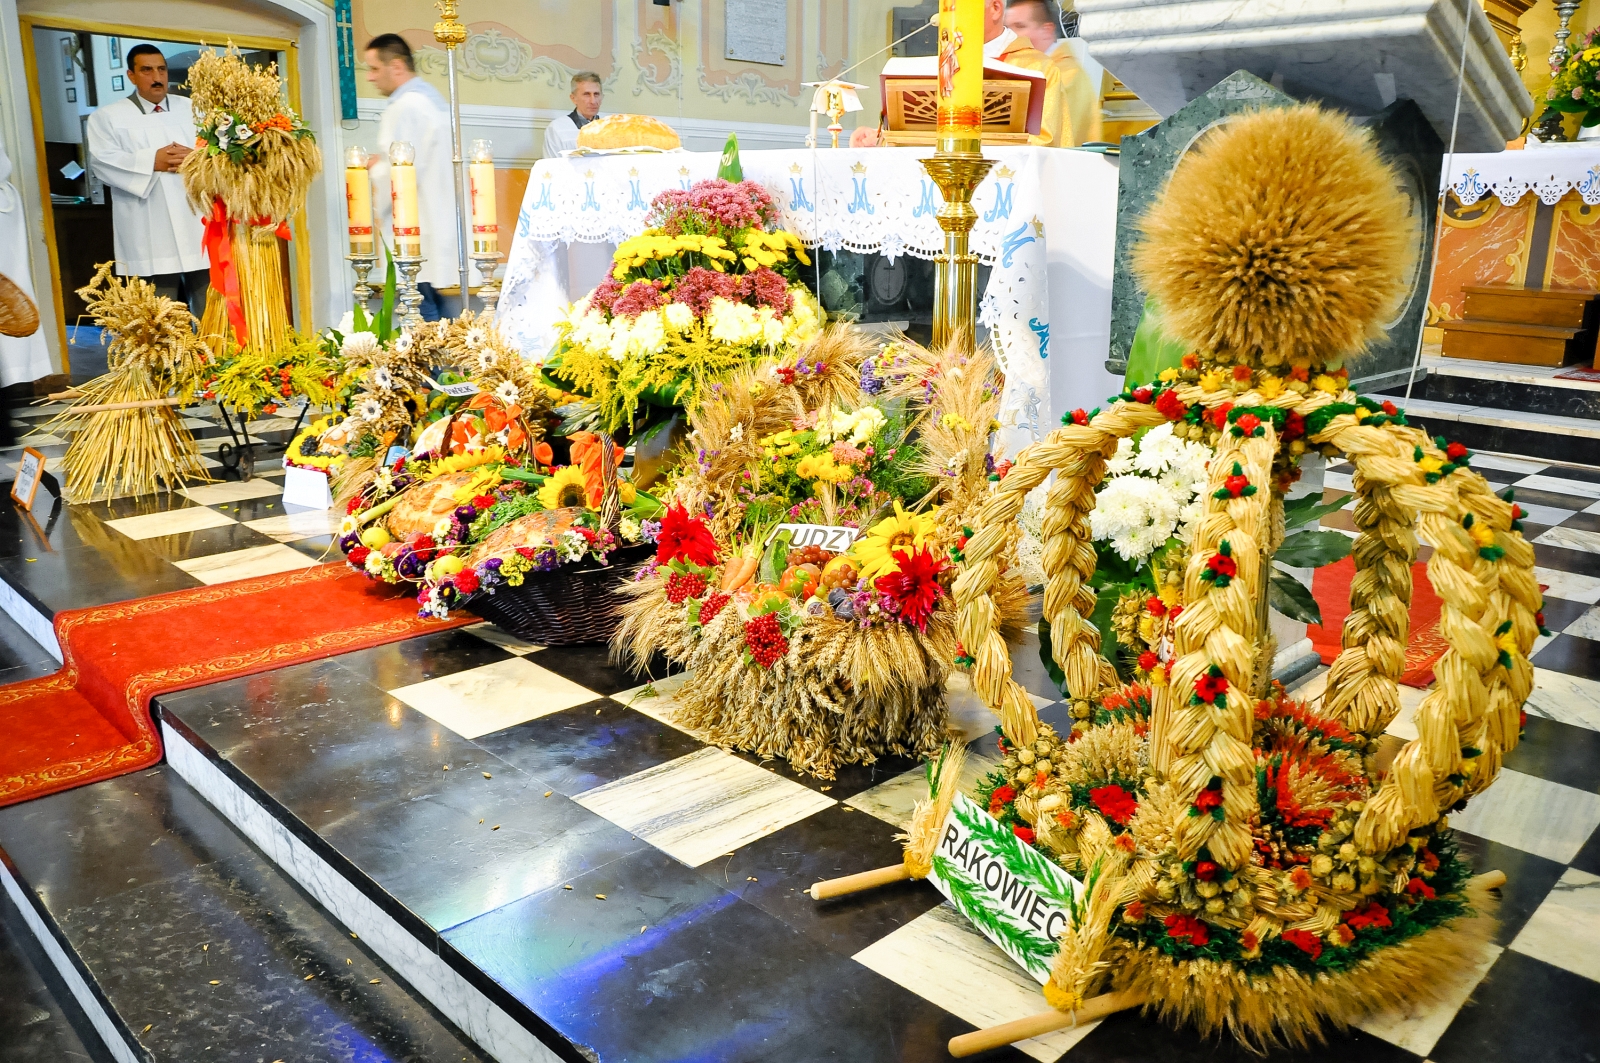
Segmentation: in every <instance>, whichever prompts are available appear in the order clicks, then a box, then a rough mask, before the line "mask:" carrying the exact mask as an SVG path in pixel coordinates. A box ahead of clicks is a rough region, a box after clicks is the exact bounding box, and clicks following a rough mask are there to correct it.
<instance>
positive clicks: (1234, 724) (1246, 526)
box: [1150, 425, 1281, 868]
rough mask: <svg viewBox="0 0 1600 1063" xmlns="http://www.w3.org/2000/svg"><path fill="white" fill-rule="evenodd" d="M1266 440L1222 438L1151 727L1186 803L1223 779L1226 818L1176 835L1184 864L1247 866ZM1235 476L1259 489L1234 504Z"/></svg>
mask: <svg viewBox="0 0 1600 1063" xmlns="http://www.w3.org/2000/svg"><path fill="white" fill-rule="evenodd" d="M1261 432H1262V434H1261V435H1259V436H1253V437H1245V438H1236V437H1235V436H1234V435H1233V434H1232V433H1231V432H1224V433H1223V434H1222V435H1221V436H1220V437H1219V438H1218V440H1217V450H1216V456H1215V457H1214V458H1213V459H1212V460H1211V465H1210V470H1209V476H1208V480H1207V484H1206V499H1205V512H1204V514H1203V515H1202V516H1201V518H1200V520H1199V522H1198V523H1197V525H1196V527H1195V531H1194V536H1193V539H1192V542H1191V547H1190V552H1189V565H1188V570H1187V571H1186V573H1185V575H1184V588H1183V597H1184V600H1185V601H1186V602H1188V603H1189V605H1188V606H1187V607H1186V608H1185V609H1184V611H1183V614H1182V615H1181V616H1180V617H1179V618H1178V622H1177V625H1176V627H1175V630H1174V653H1175V658H1174V661H1173V665H1172V670H1171V674H1170V677H1169V679H1168V699H1169V700H1168V711H1167V713H1166V714H1165V718H1163V719H1162V720H1160V721H1159V723H1153V724H1152V731H1151V736H1150V741H1151V746H1152V748H1154V749H1159V750H1161V753H1160V754H1159V756H1160V759H1161V761H1162V762H1163V763H1165V764H1166V765H1167V778H1168V780H1169V782H1170V783H1171V784H1172V786H1173V788H1174V791H1175V792H1176V793H1177V794H1178V795H1179V796H1181V797H1182V798H1184V799H1185V800H1187V801H1189V802H1193V801H1194V799H1195V798H1196V797H1197V796H1198V795H1199V793H1200V791H1202V790H1204V789H1206V788H1207V787H1208V786H1209V785H1210V784H1211V782H1212V780H1213V779H1216V778H1220V779H1221V780H1222V809H1223V814H1224V816H1223V819H1221V820H1220V821H1219V820H1217V819H1215V818H1213V817H1212V816H1210V815H1194V816H1185V817H1183V818H1182V819H1181V820H1180V822H1179V823H1178V825H1177V828H1176V830H1175V832H1174V833H1175V841H1176V842H1177V844H1178V849H1179V852H1180V853H1181V854H1182V855H1183V856H1185V857H1186V858H1187V857H1192V856H1193V854H1195V853H1196V852H1198V851H1199V850H1200V848H1201V847H1202V846H1205V847H1207V848H1209V850H1210V853H1211V858H1212V859H1213V860H1215V861H1216V862H1217V863H1219V864H1221V865H1223V866H1224V867H1228V868H1238V867H1241V866H1243V865H1244V864H1245V863H1247V862H1248V861H1249V859H1250V845H1251V843H1250V831H1249V827H1248V826H1247V823H1248V821H1249V819H1250V817H1251V816H1253V815H1254V814H1255V813H1256V811H1257V802H1256V778H1255V755H1254V753H1253V752H1252V751H1251V746H1250V738H1251V733H1252V731H1253V730H1254V727H1255V714H1254V709H1255V698H1254V696H1253V693H1254V692H1253V690H1252V684H1253V682H1254V679H1255V677H1256V672H1257V663H1258V661H1257V648H1256V642H1257V636H1258V635H1259V633H1260V631H1261V627H1262V616H1261V613H1260V610H1259V608H1258V603H1259V602H1260V600H1261V596H1262V595H1263V594H1264V593H1265V587H1264V583H1263V580H1264V579H1265V577H1266V572H1265V571H1264V570H1265V568H1266V566H1267V565H1268V564H1269V563H1270V558H1269V556H1267V555H1266V554H1265V552H1264V550H1265V548H1266V547H1268V546H1270V544H1271V539H1272V536H1273V531H1272V489H1271V483H1272V479H1271V476H1272V460H1273V456H1274V454H1275V453H1276V451H1277V442H1278V440H1277V434H1276V433H1275V432H1274V431H1273V430H1272V428H1271V426H1270V425H1263V426H1262V429H1261ZM1236 470H1238V471H1237V472H1236ZM1236 475H1243V476H1244V477H1245V478H1246V479H1247V480H1248V482H1249V487H1253V488H1254V491H1253V492H1251V493H1249V494H1247V495H1243V496H1241V497H1227V495H1228V493H1229V492H1228V488H1227V484H1228V483H1229V481H1230V480H1231V479H1232V478H1233V477H1234V476H1236ZM1247 490H1248V488H1247ZM1219 494H1221V495H1222V496H1223V497H1220V498H1219V497H1217V496H1218V495H1219ZM1280 519H1281V515H1280ZM1224 554H1226V556H1228V557H1231V559H1232V561H1233V563H1234V566H1235V568H1236V569H1237V571H1236V574H1235V575H1233V576H1232V577H1231V578H1230V579H1228V580H1227V583H1226V586H1223V585H1221V584H1222V581H1221V580H1218V581H1216V582H1214V583H1208V582H1207V581H1206V580H1205V579H1204V578H1203V577H1204V575H1205V574H1206V573H1207V572H1208V571H1209V569H1210V565H1211V563H1212V561H1213V558H1217V557H1220V556H1223V555H1224ZM1213 668H1215V669H1217V670H1220V672H1221V673H1222V679H1223V681H1224V684H1223V692H1222V693H1221V694H1220V695H1218V696H1216V698H1215V700H1214V702H1209V703H1208V702H1207V701H1205V700H1203V699H1202V698H1201V696H1200V695H1199V693H1198V692H1197V684H1199V683H1200V682H1201V681H1202V680H1203V679H1205V678H1206V677H1208V676H1210V675H1211V674H1212V669H1213Z"/></svg>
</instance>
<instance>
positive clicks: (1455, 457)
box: [1444, 443, 1467, 461]
mask: <svg viewBox="0 0 1600 1063" xmlns="http://www.w3.org/2000/svg"><path fill="white" fill-rule="evenodd" d="M1444 456H1445V457H1447V458H1449V459H1450V460H1451V461H1460V460H1461V459H1462V458H1464V457H1466V456H1467V448H1466V446H1465V445H1464V444H1461V443H1451V444H1450V445H1449V446H1447V447H1445V448H1444Z"/></svg>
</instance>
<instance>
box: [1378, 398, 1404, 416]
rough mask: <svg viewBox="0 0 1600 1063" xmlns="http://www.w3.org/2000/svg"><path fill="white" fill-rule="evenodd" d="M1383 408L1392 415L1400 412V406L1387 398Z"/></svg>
mask: <svg viewBox="0 0 1600 1063" xmlns="http://www.w3.org/2000/svg"><path fill="white" fill-rule="evenodd" d="M1382 409H1383V412H1384V413H1386V414H1388V415H1389V416H1390V417H1393V416H1395V415H1396V414H1398V413H1399V412H1400V407H1398V406H1396V405H1395V404H1394V403H1392V402H1389V401H1387V400H1386V401H1385V402H1384V404H1383V407H1382Z"/></svg>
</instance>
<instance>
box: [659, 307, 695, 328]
mask: <svg viewBox="0 0 1600 1063" xmlns="http://www.w3.org/2000/svg"><path fill="white" fill-rule="evenodd" d="M662 313H663V314H665V315H666V318H667V324H668V325H669V326H671V327H672V328H674V329H676V330H677V331H679V332H687V331H688V330H689V328H690V327H691V326H692V325H693V324H694V311H693V310H691V309H689V308H688V307H687V306H684V305H683V304H682V303H668V304H667V305H666V306H665V307H663V308H662Z"/></svg>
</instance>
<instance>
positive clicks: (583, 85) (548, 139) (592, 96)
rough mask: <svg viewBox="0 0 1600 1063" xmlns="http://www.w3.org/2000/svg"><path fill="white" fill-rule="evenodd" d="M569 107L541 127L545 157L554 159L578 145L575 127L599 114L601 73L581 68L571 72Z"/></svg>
mask: <svg viewBox="0 0 1600 1063" xmlns="http://www.w3.org/2000/svg"><path fill="white" fill-rule="evenodd" d="M568 99H570V100H571V101H572V111H571V113H570V114H564V115H562V116H561V117H559V118H556V119H554V120H552V121H551V123H550V124H549V125H548V126H546V127H545V130H544V157H545V158H547V159H553V158H555V157H556V156H557V155H560V154H561V153H562V152H563V151H571V150H572V149H573V148H575V147H577V146H578V130H580V129H582V128H583V127H584V126H586V125H588V124H589V123H590V122H592V121H594V120H595V119H596V118H599V117H600V101H601V99H602V93H601V89H600V75H599V74H596V73H595V72H594V71H593V70H580V71H579V72H578V73H576V74H574V75H572V95H571V96H569V97H568Z"/></svg>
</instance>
